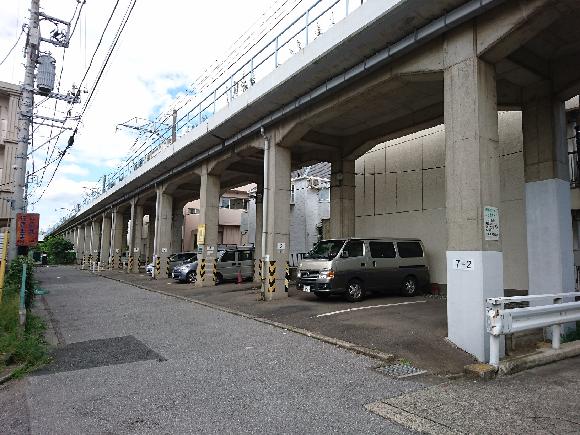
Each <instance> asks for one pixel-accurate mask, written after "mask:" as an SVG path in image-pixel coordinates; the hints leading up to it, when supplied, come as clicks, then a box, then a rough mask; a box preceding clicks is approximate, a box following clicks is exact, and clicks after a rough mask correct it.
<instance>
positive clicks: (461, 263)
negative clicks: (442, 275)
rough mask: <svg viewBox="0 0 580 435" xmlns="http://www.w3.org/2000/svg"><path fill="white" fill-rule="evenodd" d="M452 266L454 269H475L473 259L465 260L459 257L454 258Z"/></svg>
mask: <svg viewBox="0 0 580 435" xmlns="http://www.w3.org/2000/svg"><path fill="white" fill-rule="evenodd" d="M452 267H453V269H455V270H467V271H473V270H475V267H474V265H473V260H466V259H461V258H454V259H453V264H452Z"/></svg>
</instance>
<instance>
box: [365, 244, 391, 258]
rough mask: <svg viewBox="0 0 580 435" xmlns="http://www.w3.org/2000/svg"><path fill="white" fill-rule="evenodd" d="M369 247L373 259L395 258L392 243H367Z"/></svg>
mask: <svg viewBox="0 0 580 435" xmlns="http://www.w3.org/2000/svg"><path fill="white" fill-rule="evenodd" d="M369 246H370V248H371V257H373V258H395V245H394V244H393V242H369Z"/></svg>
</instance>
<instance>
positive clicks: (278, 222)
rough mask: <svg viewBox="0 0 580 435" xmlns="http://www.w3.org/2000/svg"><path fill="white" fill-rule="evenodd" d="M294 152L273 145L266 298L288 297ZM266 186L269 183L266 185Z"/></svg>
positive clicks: (269, 197) (269, 190)
mask: <svg viewBox="0 0 580 435" xmlns="http://www.w3.org/2000/svg"><path fill="white" fill-rule="evenodd" d="M291 158H292V155H291V152H290V150H289V149H288V148H284V147H282V146H280V145H277V144H272V145H270V157H269V165H268V189H264V195H267V198H268V200H267V206H268V221H267V222H265V225H266V252H265V253H264V255H269V257H270V264H268V265H266V264H265V265H264V267H265V272H266V288H265V289H264V298H265V299H266V300H267V301H269V300H272V299H282V298H286V297H288V287H287V279H286V269H287V267H288V259H289V245H290V172H291ZM264 185H266V183H264Z"/></svg>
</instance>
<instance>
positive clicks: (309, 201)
mask: <svg viewBox="0 0 580 435" xmlns="http://www.w3.org/2000/svg"><path fill="white" fill-rule="evenodd" d="M310 180H311V179H310V178H309V177H302V178H296V179H294V180H293V184H294V203H293V204H291V205H290V214H291V219H290V253H303V252H308V251H310V250H311V249H312V247H313V246H314V244H315V243H316V242H317V241H318V230H317V225H320V224H321V221H322V219H327V218H329V217H330V201H320V200H319V189H317V188H313V187H311V181H310ZM324 185H325V186H326V187H329V186H330V184H329V183H328V182H327V181H325V182H324ZM329 198H330V195H329Z"/></svg>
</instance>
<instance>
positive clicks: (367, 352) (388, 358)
mask: <svg viewBox="0 0 580 435" xmlns="http://www.w3.org/2000/svg"><path fill="white" fill-rule="evenodd" d="M96 275H98V276H100V277H102V278H107V279H110V280H113V281H117V282H120V283H122V284H127V285H131V286H133V287H137V288H140V289H143V290H147V291H150V292H153V293H159V294H162V295H164V296H169V297H172V298H176V299H180V300H182V301H186V302H190V303H194V304H197V305H201V306H203V307H207V308H212V309H214V310H218V311H222V312H224V313H228V314H233V315H235V316H239V317H244V318H246V319H250V320H254V321H256V322H260V323H264V324H266V325H270V326H273V327H275V328H279V329H284V330H287V331H291V332H294V333H296V334H300V335H304V336H306V337H310V338H314V339H316V340H319V341H322V342H324V343H328V344H332V345H334V346H336V347H339V348H341V349H345V350H348V351H351V352H354V353H357V354H360V355H364V356H367V357H370V358H374V359H377V360H379V361H382V362H385V363H391V362H393V361H395V359H396V357H395V356H394V355H392V354H390V353H385V352H381V351H379V350H374V349H369V348H368V347H364V346H360V345H358V344H354V343H351V342H349V341H345V340H340V339H338V338H333V337H328V336H326V335H322V334H318V333H316V332H312V331H308V330H306V329H302V328H297V327H295V326H292V325H286V324H284V323H280V322H275V321H273V320H268V319H265V318H263V317H258V316H254V315H252V314H248V313H244V312H242V311H238V310H233V309H231V308H226V307H222V306H221V305H215V304H212V303H210V302H204V301H200V300H198V299H192V298H186V297H184V296H179V295H174V294H172V293H168V292H164V291H163V290H155V289H151V288H148V287H145V286H143V285H139V284H135V283H132V282H129V281H125V280H123V279H120V278H114V277H112V276H106V275H101V274H96Z"/></svg>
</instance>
